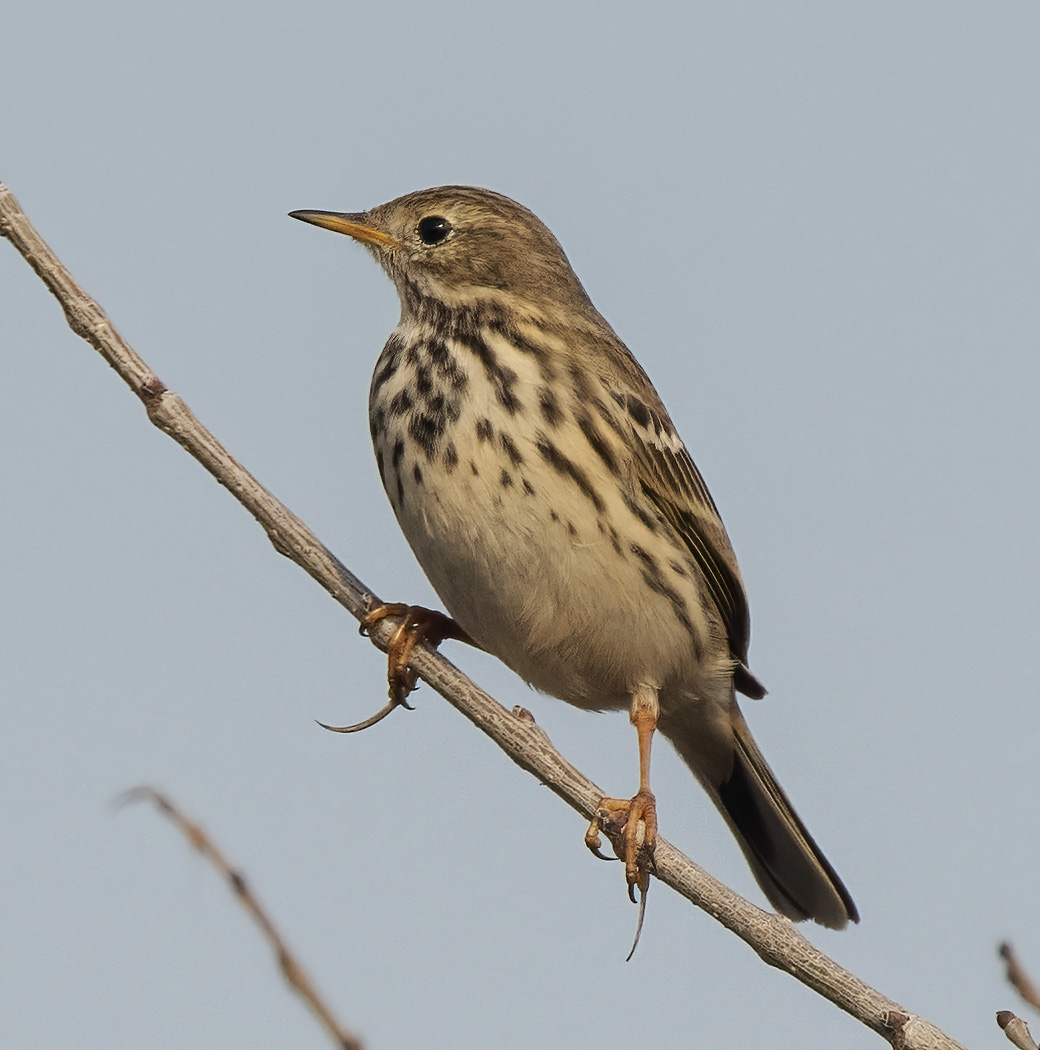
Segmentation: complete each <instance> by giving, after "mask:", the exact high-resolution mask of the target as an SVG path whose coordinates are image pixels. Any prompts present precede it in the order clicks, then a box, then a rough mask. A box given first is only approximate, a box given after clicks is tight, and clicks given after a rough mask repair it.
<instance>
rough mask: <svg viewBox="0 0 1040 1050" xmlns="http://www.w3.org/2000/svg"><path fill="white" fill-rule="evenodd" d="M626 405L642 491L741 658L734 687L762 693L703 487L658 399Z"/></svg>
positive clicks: (725, 549)
mask: <svg viewBox="0 0 1040 1050" xmlns="http://www.w3.org/2000/svg"><path fill="white" fill-rule="evenodd" d="M626 408H627V409H628V414H629V416H630V417H631V419H632V424H633V428H634V431H635V437H636V441H635V442H634V445H635V452H636V460H637V463H638V480H639V485H640V488H641V489H642V492H643V496H644V497H645V498H646V499H647V501H648V502H649V503H650V504H651V505H652V506H653V507H654V509H655V510H656V511H657V513H658V514H659V515H660V516H661V518H662V519H663V520H664V521H665V522H666V523H667V524H668V525H669V526H671V528H672V529H674V530H675V533H676V534H677V535H678V536H679V537H680V538H681V540H682V542H683V544H684V545H685V546H686V548H687V549H688V550H689V552H690V553H691V554H692V555H693V558H694V560H695V562H696V564H697V566H698V567H699V568H700V570H701V572H702V573H703V574H704V579H705V582H706V583H707V585H708V589H709V591H710V592H711V596H712V598H713V599H714V601H715V605H716V607H717V608H718V610H719V613H720V615H721V617H722V622H723V624H724V625H725V628H726V635H727V637H728V639H729V645H730V651H731V652H732V654H733V656H734V657H735V658H736V659H737V660H738V661H740V666H739V667H738V668H737V672H736V674H735V676H734V681H735V685H736V687H737V688H738V689H739V690H740V691H741V692H742V693H745V694H746V695H748V696H752V697H761V696H764V695H765V689H764V688H763V687H762V685H761V683H760V682H759V681H758V680H757V679H756V678H755V677H754V675H752V674H751V672H750V671H748V669H747V667H746V660H747V651H748V644H749V642H750V640H751V616H750V612H749V610H748V602H747V595H746V594H745V593H744V584H743V582H742V581H741V578H740V571H739V569H738V568H737V559H736V555H735V554H734V553H733V547H732V546H731V545H730V542H729V537H728V536H727V535H726V529H725V526H724V525H723V524H722V518H721V517H720V516H719V512H718V508H717V507H716V506H715V501H714V500H713V499H712V498H711V493H710V492H708V486H707V485H705V483H704V479H703V478H702V477H701V474H700V471H699V470H698V469H697V467H696V465H695V464H694V462H693V460H692V459H691V458H690V454H689V452H687V450H686V446H685V445H684V444H683V442H682V439H681V438H680V437H679V435H678V433H677V432H676V430H675V428H674V427H673V426H672V422H671V420H670V419H669V418H668V415H667V413H666V411H665V409H664V406H663V405H661V404H660V402H658V404H657V405H654V406H653V407H651V406H649V405H646V404H644V403H642V402H640V401H637V400H636V399H635V398H634V397H633V396H632V395H629V396H628V398H627V401H626Z"/></svg>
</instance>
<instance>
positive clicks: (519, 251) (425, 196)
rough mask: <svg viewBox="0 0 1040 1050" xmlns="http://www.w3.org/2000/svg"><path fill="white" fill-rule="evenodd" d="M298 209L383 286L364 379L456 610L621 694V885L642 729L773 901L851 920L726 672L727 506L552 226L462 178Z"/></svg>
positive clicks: (530, 654) (646, 805)
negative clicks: (376, 348)
mask: <svg viewBox="0 0 1040 1050" xmlns="http://www.w3.org/2000/svg"><path fill="white" fill-rule="evenodd" d="M292 214H293V216H294V217H296V218H298V219H303V220H304V221H305V222H310V223H314V224H315V225H317V226H323V227H325V228H326V229H330V230H336V231H338V232H341V233H346V234H348V235H349V236H351V237H353V238H354V239H355V240H357V241H360V242H361V243H362V244H364V245H365V246H366V247H368V248H369V249H370V250H371V252H372V254H373V255H375V257H376V259H378V261H379V263H380V264H381V265H382V267H383V269H384V270H385V271H386V272H387V274H388V275H389V277H390V279H391V280H392V281H393V282H394V284H395V285H396V287H397V291H398V294H399V295H400V299H401V320H400V322H399V323H398V325H397V327H396V329H394V331H393V333H392V334H391V336H390V338H389V340H388V341H387V344H386V346H385V347H384V349H383V353H382V355H381V356H380V358H379V361H378V363H377V364H376V370H375V374H374V376H373V378H372V387H371V392H370V396H369V415H370V420H371V430H372V440H373V442H374V444H375V452H376V461H377V463H378V466H379V473H380V476H381V477H382V479H383V485H384V487H385V488H386V491H387V494H388V495H389V497H390V502H391V503H392V504H393V508H394V512H395V513H396V515H397V520H398V522H399V523H400V525H401V528H402V529H403V530H404V534H405V536H406V537H407V539H408V542H409V543H410V544H411V546H412V549H413V550H414V551H415V554H416V557H417V558H418V559H419V562H420V564H421V565H422V567H423V569H425V571H426V574H427V576H428V577H429V578H430V581H431V583H432V584H433V586H434V588H435V589H436V591H437V593H438V594H439V595H440V596H441V598H442V599H443V601H444V604H445V605H446V606H447V608H448V611H449V612H450V613H451V616H452V617H453V618H454V620H455V622H456V623H457V624H458V625H459V627H461V631H460V632H458V633H459V634H463V632H464V634H468V636H469V638H470V639H472V640H473V641H474V642H475V643H476V644H477V645H479V646H481V647H482V648H483V649H486V650H487V651H488V652H490V653H493V654H494V655H495V656H497V657H498V658H499V659H501V660H502V661H503V662H504V663H506V664H507V665H508V666H509V667H511V668H512V669H513V670H514V671H515V672H516V673H517V674H518V675H520V676H521V677H522V678H523V679H525V680H526V681H527V682H529V683H530V684H531V685H533V686H534V687H535V688H537V689H540V690H542V691H544V692H546V693H551V694H552V695H553V696H557V697H559V698H560V699H561V700H565V701H567V703H570V704H574V705H576V706H577V707H581V708H584V709H586V710H590V711H604V710H618V709H627V710H628V711H629V712H630V716H631V720H632V722H633V724H634V725H635V727H636V730H637V732H638V736H639V791H638V793H637V794H636V796H635V797H634V798H633V799H632V800H631V801H630V802H623V803H618V802H616V801H614V800H605V802H604V811H605V812H607V811H610V810H612V809H614V810H617V809H622V810H626V811H627V824H626V827H625V850H624V852H625V853H626V873H627V877H628V881H629V885H630V887H631V886H632V885H633V884H635V885H638V886H639V887H640V888H641V889H643V890H644V891H645V888H646V882H647V877H648V876H647V873H646V865H647V856H648V854H650V853H651V852H652V849H653V839H654V834H655V828H656V812H655V804H654V796H653V794H652V793H651V791H650V780H649V774H650V742H651V738H652V736H653V733H654V730H655V729H658V730H660V732H661V733H662V734H663V735H664V736H665V737H666V738H667V739H668V740H670V741H671V743H672V745H673V746H674V747H675V749H676V750H677V751H678V753H679V755H680V756H681V757H682V758H683V760H684V761H685V762H686V764H687V765H688V766H689V767H690V769H691V770H692V771H693V773H694V775H695V776H696V777H697V779H698V780H699V781H700V782H701V784H702V785H703V786H704V788H705V790H706V791H707V792H708V794H709V795H710V796H711V799H712V801H713V802H714V803H715V805H716V806H718V808H719V810H720V811H721V812H722V815H723V817H724V818H725V819H726V822H727V824H728V825H729V826H730V828H731V829H732V831H733V833H734V834H735V835H736V838H737V841H738V842H739V843H740V846H741V849H742V850H743V851H744V854H745V856H746V857H747V859H748V862H749V863H750V865H751V869H752V871H753V872H754V875H755V877H756V879H757V880H758V882H759V884H760V885H761V887H762V889H763V891H764V892H765V895H766V896H767V897H768V898H769V900H770V902H771V903H772V905H773V906H774V907H775V908H776V909H777V911H779V912H780V913H782V914H783V915H786V916H788V917H790V918H792V919H807V918H811V919H815V920H816V921H817V922H819V923H822V924H823V925H825V926H831V927H835V928H841V927H843V926H845V925H846V923H847V922H848V921H849V920H850V919H851V920H853V921H856V920H857V919H858V915H857V912H856V906H855V905H854V904H853V902H852V898H851V897H850V896H849V894H848V891H847V890H846V889H845V887H844V886H843V885H842V882H841V880H840V879H839V878H838V876H837V874H836V873H835V871H834V869H833V868H832V867H831V865H830V864H829V863H828V861H827V859H826V858H825V857H824V855H823V853H822V852H821V851H820V850H819V848H818V847H817V846H816V843H815V842H813V840H812V837H811V836H810V835H809V832H808V831H807V830H806V828H805V826H804V825H803V824H802V822H801V820H800V819H799V818H798V816H797V814H796V813H795V811H794V809H793V808H792V806H791V804H790V802H788V800H787V796H786V795H785V794H784V792H783V791H782V790H781V788H780V785H779V784H778V783H777V782H776V779H775V777H774V776H773V774H772V772H771V771H770V769H769V767H768V766H767V765H766V762H765V759H764V758H763V757H762V755H761V753H760V752H759V750H758V748H757V747H756V745H755V742H754V740H753V739H752V737H751V733H750V731H749V729H748V727H747V723H746V722H745V721H744V718H743V716H742V715H741V713H740V709H739V708H738V707H737V702H736V697H735V693H736V692H740V693H743V694H744V695H745V696H750V697H754V698H759V697H761V696H763V695H764V694H765V690H764V689H763V687H762V685H761V684H760V683H759V681H758V679H757V678H755V676H754V675H753V674H752V673H751V671H750V670H749V669H748V666H747V652H748V640H749V633H750V620H749V616H748V605H747V599H746V597H745V594H744V587H743V583H742V582H741V578H740V572H739V570H738V569H737V562H736V558H735V556H734V554H733V550H732V547H731V546H730V542H729V538H728V537H727V535H726V530H725V528H724V527H723V524H722V520H721V519H720V517H719V513H718V511H717V509H716V507H715V504H714V502H713V501H712V498H711V496H710V495H709V494H708V489H707V487H706V486H705V484H704V481H703V480H702V478H701V476H700V474H699V473H698V471H697V468H696V467H695V466H694V464H693V461H692V460H691V459H690V456H689V453H688V452H687V451H686V447H685V446H684V445H683V442H682V440H681V439H680V438H679V435H678V434H677V433H676V431H675V428H674V427H673V426H672V422H671V420H670V419H669V418H668V413H667V412H666V410H665V407H664V405H663V404H662V402H661V399H660V398H659V397H658V395H657V392H656V391H655V390H654V388H653V386H652V384H651V383H650V380H649V379H648V378H647V376H646V374H645V373H644V372H643V370H642V368H640V366H639V365H638V363H637V362H636V360H635V358H634V357H633V356H632V354H631V353H630V352H629V351H628V349H627V348H626V347H625V345H624V344H623V343H622V342H621V340H620V339H619V338H618V337H617V336H616V335H615V334H614V331H613V329H611V327H610V325H608V324H607V322H606V321H605V320H604V319H603V318H602V317H601V316H600V314H599V312H598V311H597V310H596V308H595V307H594V306H593V305H592V302H591V301H590V300H589V297H588V296H587V295H586V293H585V290H584V288H582V286H581V284H580V283H579V281H578V278H577V277H576V276H575V275H574V272H573V271H572V270H571V267H570V264H569V263H568V261H567V258H566V256H565V255H564V253H563V250H562V249H561V248H560V245H559V244H558V243H557V241H556V239H555V238H554V237H553V235H552V233H550V231H549V230H548V229H547V228H546V227H545V226H544V225H543V224H542V223H541V222H540V221H539V220H538V219H537V218H536V217H535V216H534V215H533V214H532V213H531V212H529V211H528V210H527V209H526V208H524V207H522V206H521V205H519V204H517V203H516V202H515V201H512V200H510V199H509V198H508V197H503V196H502V195H501V194H498V193H492V192H490V191H488V190H481V189H472V188H468V187H464V186H444V187H441V188H439V189H430V190H421V191H420V192H418V193H411V194H408V195H407V196H405V197H400V198H398V199H397V200H394V201H391V202H390V203H389V204H383V205H380V206H379V207H377V208H372V209H371V210H370V211H366V212H358V213H339V212H319V211H297V212H293V213H292ZM421 620H422V616H421V615H420V616H419V617H417V621H421ZM420 626H421V624H420ZM452 630H453V628H452V627H451V626H445V624H444V623H443V622H440V623H436V624H435V625H434V627H433V629H432V632H431V633H432V634H433V635H434V636H435V637H437V638H443V637H445V636H446V635H447V634H448V633H450V632H451V631H452ZM399 671H400V668H399ZM405 684H407V683H405ZM637 829H640V830H642V832H643V844H642V847H641V848H638V847H637ZM589 841H590V843H594V842H595V841H596V837H595V832H594V829H593V830H592V832H591V833H590V836H589Z"/></svg>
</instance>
